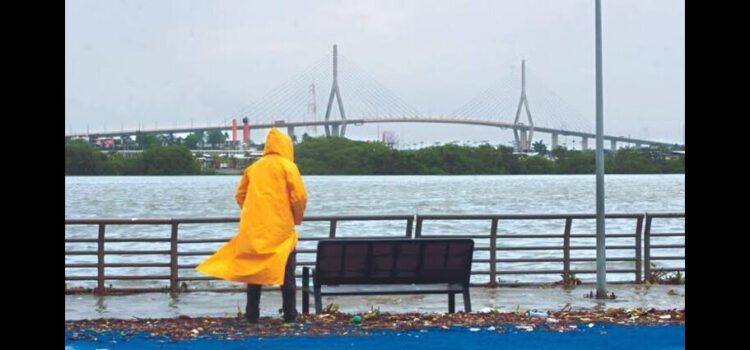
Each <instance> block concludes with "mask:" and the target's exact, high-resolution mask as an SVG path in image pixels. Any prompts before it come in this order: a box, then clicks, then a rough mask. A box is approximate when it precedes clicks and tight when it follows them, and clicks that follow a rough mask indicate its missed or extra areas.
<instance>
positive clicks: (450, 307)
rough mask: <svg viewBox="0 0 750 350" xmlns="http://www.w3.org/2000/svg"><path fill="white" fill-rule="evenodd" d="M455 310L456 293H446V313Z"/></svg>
mask: <svg viewBox="0 0 750 350" xmlns="http://www.w3.org/2000/svg"><path fill="white" fill-rule="evenodd" d="M454 312H456V294H455V293H453V292H450V293H448V313H451V314H452V313H454Z"/></svg>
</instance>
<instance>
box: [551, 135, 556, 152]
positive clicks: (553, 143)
mask: <svg viewBox="0 0 750 350" xmlns="http://www.w3.org/2000/svg"><path fill="white" fill-rule="evenodd" d="M555 148H557V133H556V132H553V133H552V149H553V150H554V149H555Z"/></svg>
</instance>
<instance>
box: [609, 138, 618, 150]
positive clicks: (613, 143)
mask: <svg viewBox="0 0 750 350" xmlns="http://www.w3.org/2000/svg"><path fill="white" fill-rule="evenodd" d="M609 150H610V151H617V140H615V139H611V140H609Z"/></svg>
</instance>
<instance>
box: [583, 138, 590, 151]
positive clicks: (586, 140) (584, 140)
mask: <svg viewBox="0 0 750 350" xmlns="http://www.w3.org/2000/svg"><path fill="white" fill-rule="evenodd" d="M588 149H589V138H588V137H586V136H584V137H583V139H582V140H581V150H584V151H587V150H588Z"/></svg>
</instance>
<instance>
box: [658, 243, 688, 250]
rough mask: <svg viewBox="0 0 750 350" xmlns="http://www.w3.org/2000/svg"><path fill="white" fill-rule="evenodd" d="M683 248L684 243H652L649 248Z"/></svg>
mask: <svg viewBox="0 0 750 350" xmlns="http://www.w3.org/2000/svg"><path fill="white" fill-rule="evenodd" d="M677 248H685V245H684V244H652V245H651V249H677Z"/></svg>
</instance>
